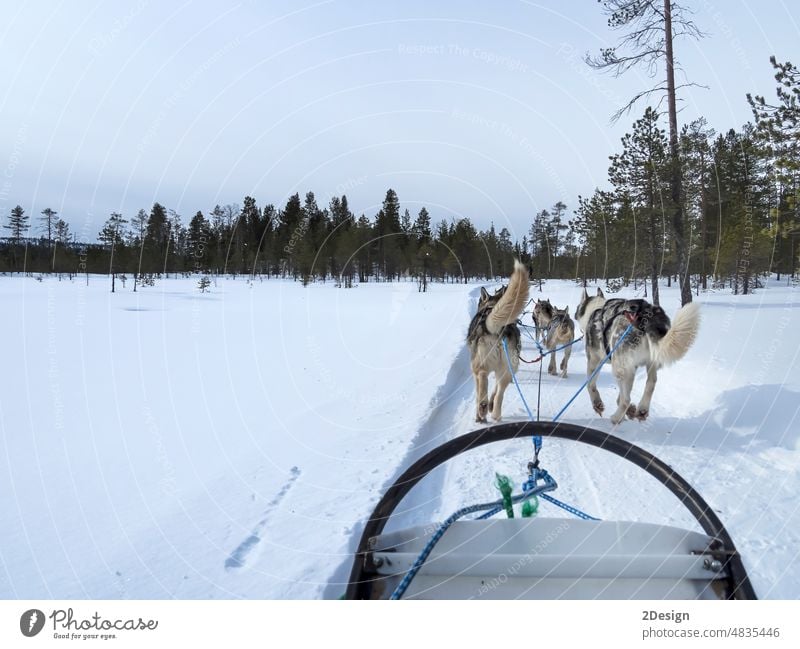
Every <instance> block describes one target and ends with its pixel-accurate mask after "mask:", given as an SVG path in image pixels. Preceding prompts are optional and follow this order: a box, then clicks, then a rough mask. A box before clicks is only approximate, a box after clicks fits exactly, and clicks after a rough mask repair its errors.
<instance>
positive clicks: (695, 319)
mask: <svg viewBox="0 0 800 649" xmlns="http://www.w3.org/2000/svg"><path fill="white" fill-rule="evenodd" d="M699 328H700V306H699V305H698V304H696V303H695V302H690V303H689V304H686V305H684V306H683V307H681V309H680V310H679V311H678V312H677V313H676V314H675V318H674V319H673V320H672V326H671V327H670V329H669V331H668V332H667V334H666V335H665V336H664V337H663V338H662V339H661V340H659V341H658V342H657V343H656V344H655V345H654V349H653V360H654V361H655V362H656V363H657V364H658V365H659V366H664V365H670V364H672V363H674V362H675V361H678V360H680V359H681V358H683V357H684V356H685V355H686V352H687V351H689V347H691V346H692V343H693V342H694V339H695V338H696V337H697V330H698V329H699Z"/></svg>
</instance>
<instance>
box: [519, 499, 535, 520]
mask: <svg viewBox="0 0 800 649" xmlns="http://www.w3.org/2000/svg"><path fill="white" fill-rule="evenodd" d="M538 513H539V498H538V497H537V496H534V497H533V498H531V499H530V500H526V501H525V502H524V503H522V518H533V517H534V516H536V514H538Z"/></svg>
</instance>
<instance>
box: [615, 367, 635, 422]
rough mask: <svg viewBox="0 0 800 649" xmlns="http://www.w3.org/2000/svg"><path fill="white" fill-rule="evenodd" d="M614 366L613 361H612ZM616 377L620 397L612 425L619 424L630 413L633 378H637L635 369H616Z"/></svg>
mask: <svg viewBox="0 0 800 649" xmlns="http://www.w3.org/2000/svg"><path fill="white" fill-rule="evenodd" d="M612 364H613V361H612ZM614 376H616V378H617V385H618V386H619V397H618V398H617V404H618V405H617V411H616V412H615V413H614V414H613V415H611V423H612V424H618V423H620V422H621V421H622V420H623V419H625V415H626V414H627V412H628V406H630V405H631V390H632V389H633V377H634V376H636V369H635V368H628V367H623V368H614Z"/></svg>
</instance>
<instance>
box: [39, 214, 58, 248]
mask: <svg viewBox="0 0 800 649" xmlns="http://www.w3.org/2000/svg"><path fill="white" fill-rule="evenodd" d="M57 214H58V212H56V211H54V210H51V209H50V208H49V207H47V208H45V209H43V210H42V216H41V217H40V220H41V221H42V222H43V223H44V225H43V226H42V229H43V231H44V232H45V233H46V234H47V245H48V246H52V245H53V227H54V226H55V223H56V215H57Z"/></svg>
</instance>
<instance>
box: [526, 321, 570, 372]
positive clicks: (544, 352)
mask: <svg viewBox="0 0 800 649" xmlns="http://www.w3.org/2000/svg"><path fill="white" fill-rule="evenodd" d="M517 324H518V325H519V326H520V327H522V328H523V331H524V332H525V335H526V336H528V338H530V339H531V340H532V341H533V344H534V345H536V348H537V349H538V350H539V358H538V359H537V360H541V359H543V358H544V357H545V356H547V355H548V354H554V353H555V352H560V351H561V350H562V349H566V348H567V347H572V345H574V344H575V343H579V342H580V341H581V340H583V336H579V337H578V338H576V339H575V340H573V341H572V342H568V343H564V344H563V345H561V346H559V347H556V348H555V349H550V350H547V349H545V348H544V347H542V344H541V343H540V342H539V341H538V340H536V338H534V337H533V336H532V335H531V332H530V331H528V329H534V327H531V326H530V325H526V324H523V323H522V322H517ZM548 329H549V328H548ZM526 362H529V363H530V362H535V361H526Z"/></svg>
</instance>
